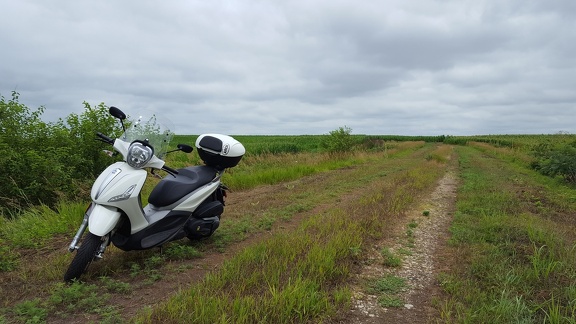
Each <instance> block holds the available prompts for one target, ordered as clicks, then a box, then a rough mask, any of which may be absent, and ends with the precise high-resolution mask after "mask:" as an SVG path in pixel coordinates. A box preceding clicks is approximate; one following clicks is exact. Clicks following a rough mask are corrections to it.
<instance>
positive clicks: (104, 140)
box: [96, 132, 114, 144]
mask: <svg viewBox="0 0 576 324" xmlns="http://www.w3.org/2000/svg"><path fill="white" fill-rule="evenodd" d="M96 136H98V137H100V138H101V139H102V141H103V142H106V143H108V144H114V140H113V139H111V138H110V137H108V136H106V135H104V134H102V133H100V132H98V133H96Z"/></svg>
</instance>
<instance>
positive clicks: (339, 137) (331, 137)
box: [321, 126, 354, 153]
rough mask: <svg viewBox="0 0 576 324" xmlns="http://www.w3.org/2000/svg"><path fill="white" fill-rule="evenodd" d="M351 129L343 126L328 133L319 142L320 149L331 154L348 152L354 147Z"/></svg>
mask: <svg viewBox="0 0 576 324" xmlns="http://www.w3.org/2000/svg"><path fill="white" fill-rule="evenodd" d="M351 133H352V129H351V128H350V127H347V126H344V127H339V128H338V129H336V130H333V131H330V132H329V133H328V135H327V136H325V137H324V138H323V140H322V142H321V146H322V148H324V149H325V150H327V151H328V152H331V153H339V152H348V151H351V150H352V149H353V147H354V138H353V137H352V135H351Z"/></svg>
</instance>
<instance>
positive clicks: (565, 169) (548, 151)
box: [532, 142, 576, 183]
mask: <svg viewBox="0 0 576 324" xmlns="http://www.w3.org/2000/svg"><path fill="white" fill-rule="evenodd" d="M533 155H534V156H535V157H536V159H537V160H536V161H534V162H533V163H532V167H533V168H534V169H536V170H538V171H539V172H540V173H542V174H544V175H547V176H551V177H556V176H561V177H562V178H564V179H565V180H566V181H568V182H571V183H576V142H572V143H568V144H560V145H553V144H552V143H550V142H544V143H540V144H539V145H537V146H535V147H534V149H533Z"/></svg>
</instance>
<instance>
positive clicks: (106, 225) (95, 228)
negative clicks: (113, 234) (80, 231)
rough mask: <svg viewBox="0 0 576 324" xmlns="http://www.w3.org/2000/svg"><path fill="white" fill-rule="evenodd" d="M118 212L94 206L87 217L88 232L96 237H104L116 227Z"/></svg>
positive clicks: (118, 217) (118, 218)
mask: <svg viewBox="0 0 576 324" xmlns="http://www.w3.org/2000/svg"><path fill="white" fill-rule="evenodd" d="M119 220H120V212H119V211H118V210H117V209H116V208H114V207H108V206H102V205H97V204H94V205H93V206H92V209H91V212H90V216H89V217H88V230H89V231H90V233H92V234H94V235H98V236H104V235H106V234H108V233H110V231H112V230H113V229H114V227H116V224H118V221H119Z"/></svg>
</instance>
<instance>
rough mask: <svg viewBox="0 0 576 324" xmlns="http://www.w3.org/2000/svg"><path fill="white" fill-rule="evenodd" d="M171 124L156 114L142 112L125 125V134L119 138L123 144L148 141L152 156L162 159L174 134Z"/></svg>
mask: <svg viewBox="0 0 576 324" xmlns="http://www.w3.org/2000/svg"><path fill="white" fill-rule="evenodd" d="M172 129H174V126H173V124H172V122H171V121H170V120H169V119H167V118H165V117H162V116H159V115H158V114H156V113H153V112H148V111H143V112H142V113H139V114H137V115H136V116H135V117H134V118H132V121H130V122H129V123H128V125H127V128H126V132H124V134H122V136H121V137H120V138H121V139H122V140H123V141H125V142H129V143H131V142H133V141H135V140H140V141H148V143H149V144H150V145H151V146H152V147H153V148H154V155H156V156H157V157H158V158H162V157H163V156H164V154H166V151H167V150H168V145H169V144H170V140H171V139H172V136H173V135H174V133H173V132H172V131H171V130H172Z"/></svg>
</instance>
